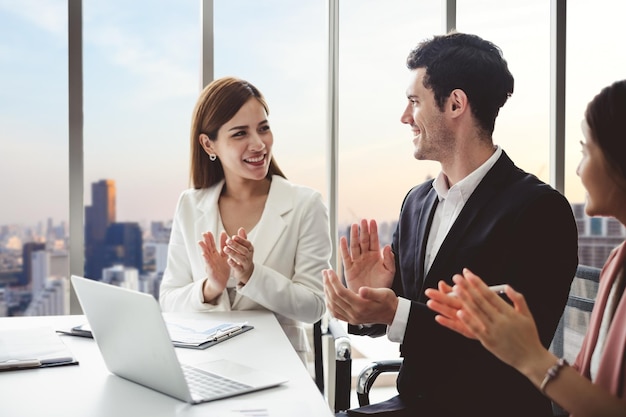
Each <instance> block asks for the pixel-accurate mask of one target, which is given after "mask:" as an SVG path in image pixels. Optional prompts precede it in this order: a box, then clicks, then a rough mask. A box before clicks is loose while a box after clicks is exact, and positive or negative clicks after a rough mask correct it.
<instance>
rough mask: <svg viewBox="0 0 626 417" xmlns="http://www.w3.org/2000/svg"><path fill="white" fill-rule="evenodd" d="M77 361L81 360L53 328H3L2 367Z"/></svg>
mask: <svg viewBox="0 0 626 417" xmlns="http://www.w3.org/2000/svg"><path fill="white" fill-rule="evenodd" d="M75 364H78V361H77V360H76V359H75V358H74V355H72V352H71V351H70V350H69V348H68V347H67V346H66V345H65V343H63V340H61V338H60V337H59V335H58V334H56V332H55V331H54V330H53V329H52V328H48V327H35V328H26V329H3V330H0V371H5V370H13V369H28V368H43V367H49V366H59V365H75Z"/></svg>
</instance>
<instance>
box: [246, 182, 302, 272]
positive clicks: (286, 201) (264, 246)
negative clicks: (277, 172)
mask: <svg viewBox="0 0 626 417" xmlns="http://www.w3.org/2000/svg"><path fill="white" fill-rule="evenodd" d="M292 209H293V196H292V195H291V192H290V189H289V185H288V184H287V183H286V182H285V180H284V179H283V178H282V177H279V176H274V177H273V178H272V185H271V186H270V192H269V194H268V196H267V201H266V202H265V208H264V209H263V214H262V216H261V220H259V223H258V224H257V227H256V229H257V230H256V232H255V236H256V239H255V242H254V262H255V263H257V264H264V263H265V261H266V260H267V257H268V256H269V255H270V253H271V252H272V250H273V249H274V246H276V243H277V242H278V240H279V239H280V236H281V235H282V234H283V233H284V231H285V229H286V228H287V223H286V222H285V220H284V218H283V216H284V215H285V214H286V213H287V212H289V211H291V210H292ZM294 244H295V242H294Z"/></svg>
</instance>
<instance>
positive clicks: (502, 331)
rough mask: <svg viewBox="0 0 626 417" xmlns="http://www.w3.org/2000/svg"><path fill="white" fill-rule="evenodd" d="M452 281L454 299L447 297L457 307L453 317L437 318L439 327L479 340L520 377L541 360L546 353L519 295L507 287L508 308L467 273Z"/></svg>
mask: <svg viewBox="0 0 626 417" xmlns="http://www.w3.org/2000/svg"><path fill="white" fill-rule="evenodd" d="M452 279H453V281H454V283H455V286H454V287H453V288H452V291H453V292H454V294H455V296H453V297H450V296H449V295H448V297H450V298H456V299H457V300H455V301H457V302H458V303H453V307H454V308H455V309H456V310H457V311H456V313H455V314H454V316H449V314H450V313H449V311H448V312H447V313H446V314H445V315H438V316H436V317H435V320H437V322H438V323H440V324H441V325H443V326H445V327H448V328H449V329H452V330H454V331H457V332H459V333H461V334H463V335H465V336H468V337H472V338H475V339H478V340H479V341H480V342H481V343H482V344H483V346H484V347H485V348H487V349H488V350H489V351H490V352H492V353H493V354H494V355H495V356H497V357H498V358H499V359H500V360H502V361H504V362H506V363H507V364H509V365H511V366H513V367H515V368H517V369H518V370H520V371H521V372H522V373H525V371H527V369H525V368H527V367H528V366H530V365H532V363H533V361H534V359H536V358H537V357H541V356H543V354H544V351H545V350H546V349H545V348H544V347H543V346H542V345H541V341H540V340H539V335H538V333H537V326H536V325H535V321H534V319H533V317H532V314H531V312H530V310H529V309H528V305H527V304H526V300H525V299H524V296H523V295H522V294H521V293H519V292H517V291H515V290H514V289H513V288H511V287H510V286H508V285H507V286H506V289H505V293H506V295H507V296H508V297H509V299H510V300H511V301H512V303H513V306H511V305H509V304H508V303H507V302H506V301H504V300H503V299H502V298H500V297H499V296H498V295H497V294H496V293H494V292H492V291H491V290H489V288H488V287H487V285H486V284H485V283H484V282H483V281H482V280H481V279H480V277H478V276H477V275H475V274H474V273H472V272H471V271H470V270H469V269H464V270H463V275H460V274H457V275H455V276H454V277H453V278H452ZM431 291H434V290H431ZM429 303H431V301H429ZM440 311H441V310H440Z"/></svg>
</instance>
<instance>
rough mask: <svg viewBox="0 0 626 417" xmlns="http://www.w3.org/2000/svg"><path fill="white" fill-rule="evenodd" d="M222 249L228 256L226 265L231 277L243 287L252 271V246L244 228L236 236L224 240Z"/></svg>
mask: <svg viewBox="0 0 626 417" xmlns="http://www.w3.org/2000/svg"><path fill="white" fill-rule="evenodd" d="M222 248H223V252H224V253H225V254H226V255H227V256H228V265H230V267H231V269H232V272H233V276H234V277H235V278H236V279H237V282H238V283H239V284H241V285H245V284H246V283H247V282H248V280H249V279H250V277H251V276H252V271H254V262H253V253H254V246H253V245H252V242H250V241H249V240H248V236H247V234H246V231H245V230H244V228H243V227H240V228H239V230H237V234H236V235H233V236H232V237H230V238H228V239H226V241H225V243H224V244H223V245H222Z"/></svg>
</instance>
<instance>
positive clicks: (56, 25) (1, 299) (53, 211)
mask: <svg viewBox="0 0 626 417" xmlns="http://www.w3.org/2000/svg"><path fill="white" fill-rule="evenodd" d="M67 54H68V48H67V2H66V1H61V0H57V1H48V2H37V3H33V2H18V1H13V2H2V3H1V4H0V68H2V77H0V91H2V94H0V131H1V132H2V133H1V139H0V143H1V145H0V190H2V197H1V201H2V204H0V316H8V315H22V314H31V315H43V314H66V313H67V312H68V311H69V310H66V305H65V302H64V300H66V299H67V295H68V294H69V293H68V292H67V288H68V287H67V285H66V283H67V276H68V271H69V262H68V259H67V246H66V244H67V231H68V229H67V223H66V222H67V219H68V213H69V194H68V186H67V183H68V175H69V174H68V172H69V169H68V166H69V165H68V145H67V144H68V101H67V100H68V99H67V97H68V94H67V90H68V83H67V59H68V58H67V57H68V55H67Z"/></svg>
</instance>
